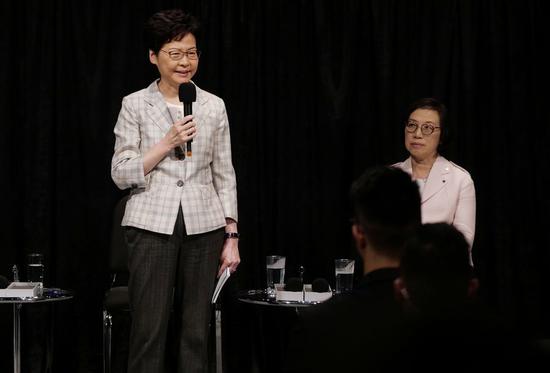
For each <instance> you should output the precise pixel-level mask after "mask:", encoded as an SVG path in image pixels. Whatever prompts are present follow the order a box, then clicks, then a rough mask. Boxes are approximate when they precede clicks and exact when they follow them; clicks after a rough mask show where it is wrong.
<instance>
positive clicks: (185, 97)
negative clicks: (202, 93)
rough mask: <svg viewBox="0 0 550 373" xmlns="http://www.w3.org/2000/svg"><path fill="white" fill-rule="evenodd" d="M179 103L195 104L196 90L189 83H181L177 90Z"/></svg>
mask: <svg viewBox="0 0 550 373" xmlns="http://www.w3.org/2000/svg"><path fill="white" fill-rule="evenodd" d="M178 95H179V98H180V102H195V101H196V100H197V89H196V88H195V85H194V84H193V83H191V82H187V83H181V84H180V86H179V90H178Z"/></svg>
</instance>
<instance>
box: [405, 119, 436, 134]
mask: <svg viewBox="0 0 550 373" xmlns="http://www.w3.org/2000/svg"><path fill="white" fill-rule="evenodd" d="M438 128H441V127H439V126H434V125H433V124H429V123H424V124H422V125H421V126H420V132H422V134H423V135H426V136H430V135H431V134H432V133H434V131H435V130H436V129H438ZM405 129H406V130H407V132H408V133H415V132H416V130H417V129H418V123H416V122H407V123H405Z"/></svg>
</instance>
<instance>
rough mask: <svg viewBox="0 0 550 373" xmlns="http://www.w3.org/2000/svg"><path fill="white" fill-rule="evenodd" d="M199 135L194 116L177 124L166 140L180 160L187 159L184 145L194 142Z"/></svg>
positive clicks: (185, 118)
mask: <svg viewBox="0 0 550 373" xmlns="http://www.w3.org/2000/svg"><path fill="white" fill-rule="evenodd" d="M196 134H197V128H196V127H195V122H193V116H192V115H188V116H186V117H184V118H183V120H181V121H178V122H175V123H174V124H173V125H172V127H171V128H170V130H169V131H168V133H167V134H166V139H167V140H168V143H169V144H170V146H171V147H172V148H174V151H175V153H176V157H177V158H178V159H180V160H181V159H185V153H184V150H183V145H184V144H185V143H188V142H189V141H192V140H193V138H194V137H195V136H196Z"/></svg>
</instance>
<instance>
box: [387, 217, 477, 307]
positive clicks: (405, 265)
mask: <svg viewBox="0 0 550 373" xmlns="http://www.w3.org/2000/svg"><path fill="white" fill-rule="evenodd" d="M469 260H470V259H469V254H468V242H467V241H466V239H465V238H464V236H463V235H462V233H460V231H458V230H457V229H456V228H455V227H453V226H452V225H449V224H446V223H436V224H425V225H423V226H421V227H419V228H418V230H417V231H416V233H415V234H414V235H413V236H412V237H411V239H410V240H409V241H408V242H407V244H406V245H405V249H404V251H403V255H402V257H401V277H400V278H399V279H397V280H396V284H395V285H396V290H398V294H401V295H403V296H404V297H405V298H406V299H408V301H409V302H410V303H411V304H412V305H413V306H414V307H415V308H417V309H420V310H426V311H438V310H441V309H452V308H453V307H454V306H456V305H461V304H464V303H465V302H466V301H467V300H468V299H469V298H470V297H471V296H472V295H473V294H474V293H475V291H476V290H477V287H478V282H477V279H475V278H474V277H473V270H472V267H471V266H470V261H469Z"/></svg>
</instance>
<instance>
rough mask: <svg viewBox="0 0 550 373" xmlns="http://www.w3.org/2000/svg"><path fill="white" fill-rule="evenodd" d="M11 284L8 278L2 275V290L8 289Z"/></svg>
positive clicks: (0, 278) (0, 276) (0, 286)
mask: <svg viewBox="0 0 550 373" xmlns="http://www.w3.org/2000/svg"><path fill="white" fill-rule="evenodd" d="M9 284H10V282H9V281H8V279H7V278H6V277H4V276H2V275H0V289H5V288H7V287H8V285H9Z"/></svg>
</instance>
